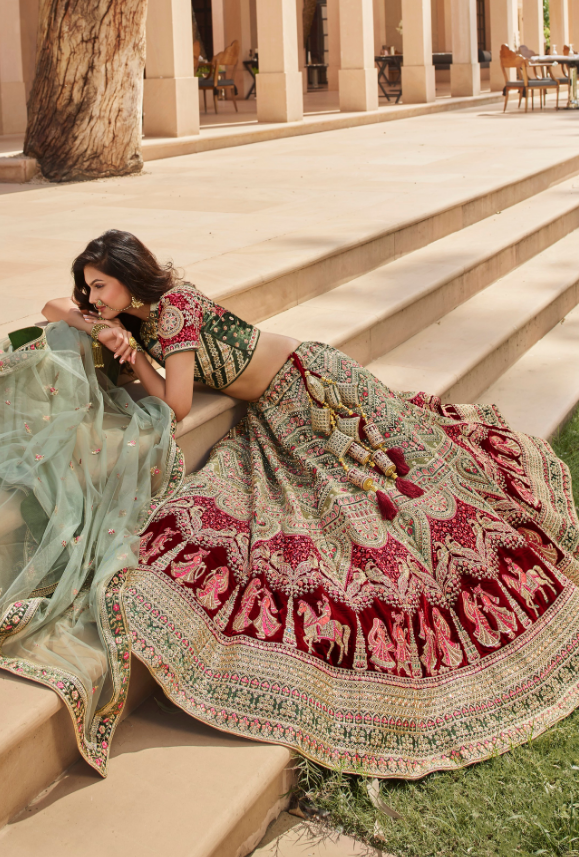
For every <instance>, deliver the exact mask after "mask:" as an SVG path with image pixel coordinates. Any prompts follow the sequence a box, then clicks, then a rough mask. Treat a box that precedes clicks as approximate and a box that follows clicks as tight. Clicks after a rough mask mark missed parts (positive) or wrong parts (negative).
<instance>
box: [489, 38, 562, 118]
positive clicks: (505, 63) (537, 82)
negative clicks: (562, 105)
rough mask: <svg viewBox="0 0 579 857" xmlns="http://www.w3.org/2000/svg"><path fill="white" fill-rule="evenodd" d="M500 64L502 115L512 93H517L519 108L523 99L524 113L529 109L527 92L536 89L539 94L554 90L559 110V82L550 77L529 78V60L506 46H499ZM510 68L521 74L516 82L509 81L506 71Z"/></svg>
mask: <svg viewBox="0 0 579 857" xmlns="http://www.w3.org/2000/svg"><path fill="white" fill-rule="evenodd" d="M500 63H501V68H502V70H503V75H504V77H505V86H504V89H503V95H504V96H505V106H504V108H503V113H504V112H505V111H506V109H507V102H508V100H509V95H510V93H511V92H512V91H518V93H519V107H520V106H521V101H522V99H523V98H524V99H525V113H526V112H527V111H528V109H529V92H531V93H533V92H534V91H535V90H536V89H537V90H538V91H539V92H541V91H543V90H545V91H546V90H547V89H553V88H554V89H556V90H557V109H559V82H558V81H557V80H555V79H554V78H553V77H552V76H549V77H541V78H529V73H528V68H529V60H528V59H526V58H525V57H523V56H521V55H520V54H517V53H515V52H514V51H512V50H511V49H510V48H509V46H508V45H501V53H500ZM510 68H515V69H517V70H518V71H519V72H520V74H521V78H519V79H517V80H509V74H508V71H507V69H510Z"/></svg>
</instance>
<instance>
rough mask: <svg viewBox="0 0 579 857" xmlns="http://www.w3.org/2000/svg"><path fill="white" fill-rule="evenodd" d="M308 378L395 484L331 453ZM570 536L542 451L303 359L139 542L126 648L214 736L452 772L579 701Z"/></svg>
mask: <svg viewBox="0 0 579 857" xmlns="http://www.w3.org/2000/svg"><path fill="white" fill-rule="evenodd" d="M308 378H318V379H325V383H326V386H327V385H328V383H329V385H332V383H333V384H334V385H335V387H336V388H337V390H338V391H340V390H341V391H342V397H343V398H344V397H345V398H348V396H349V397H350V399H351V400H352V401H354V402H355V403H356V402H357V403H359V404H360V408H358V411H356V410H355V409H354V411H352V410H351V409H349V407H348V406H346V408H345V411H344V412H343V419H342V422H341V423H340V426H341V428H342V429H343V431H342V432H341V435H344V434H346V433H348V432H349V434H350V437H352V436H353V435H354V433H356V440H357V441H358V440H360V438H361V437H362V438H363V437H364V428H365V426H366V425H368V424H371V429H370V430H368V432H366V434H365V439H366V440H367V439H368V437H370V439H371V440H373V441H374V444H375V445H376V446H378V442H380V449H381V450H382V451H383V450H386V451H389V454H390V457H391V460H393V461H394V462H395V464H396V465H397V473H398V478H397V479H396V481H394V480H393V479H389V478H387V477H386V476H385V475H384V473H383V472H381V471H380V469H379V468H378V467H375V468H374V470H373V471H372V474H373V476H372V478H373V480H374V483H375V485H374V487H375V488H378V489H379V490H378V491H377V492H376V491H373V492H371V493H368V492H367V490H364V484H363V483H364V479H365V478H366V477H365V473H364V471H363V470H362V469H356V467H350V468H348V466H347V465H346V466H344V464H345V461H346V460H348V461H349V462H350V465H352V463H354V464H355V462H352V461H351V460H350V458H349V457H348V456H346V455H341V456H340V455H339V454H338V452H336V454H335V455H334V454H333V452H331V451H330V452H329V451H328V450H327V447H328V438H327V436H326V434H327V433H329V432H326V433H324V431H323V428H324V427H323V425H321V424H319V423H318V421H317V417H316V407H315V406H316V404H320V402H319V401H318V402H316V401H315V400H316V387H315V384H314V385H311V384H310V385H309V387H308ZM344 394H345V395H344ZM352 396H353V399H352ZM352 401H350V404H352ZM335 412H336V411H335ZM337 412H338V413H339V409H338V411H337ZM361 412H363V413H364V415H365V422H364V421H362V423H360V420H359V419H358V417H357V416H356V414H358V413H361ZM312 413H313V416H312ZM352 413H353V414H354V416H352ZM348 419H349V420H350V423H348ZM312 420H313V423H312ZM348 426H349V427H350V428H348ZM361 426H362V431H361V430H360V427H361ZM316 427H317V428H318V429H319V430H315V429H316ZM352 427H353V430H351V429H352ZM377 431H378V432H379V436H378V435H376V432H377ZM372 432H374V436H372ZM358 433H359V434H360V437H358ZM346 446H347V444H346ZM358 446H360V444H358ZM361 446H364V444H361ZM366 446H367V444H366ZM334 451H335V450H334ZM336 456H338V457H336ZM364 457H365V456H363V455H362V456H361V457H360V458H359V459H358V460H360V461H363V460H364ZM339 459H341V460H339ZM388 463H390V462H388ZM350 470H353V471H354V477H353V478H352V473H351V472H349V471H350ZM386 470H387V468H385V467H384V466H383V467H382V471H384V472H386ZM401 474H402V475H403V476H404V477H405V478H400V475H401ZM366 487H367V486H366ZM380 498H382V502H381V501H380ZM578 536H579V531H578V522H577V517H576V513H575V508H574V505H573V500H572V494H571V486H570V477H569V473H568V471H567V468H566V467H565V465H564V464H562V463H561V462H560V461H559V460H558V459H557V458H556V457H555V455H554V454H553V452H552V450H551V448H550V447H549V445H548V444H547V443H545V442H544V441H542V440H540V439H538V438H532V437H528V436H526V435H523V434H519V433H517V432H514V431H512V430H511V429H509V427H508V425H507V424H506V423H505V422H504V420H503V418H502V417H501V415H500V414H499V413H498V411H497V410H496V408H494V407H492V406H487V405H442V404H441V402H440V400H439V399H437V398H435V397H432V396H427V395H425V394H422V393H420V394H400V393H395V392H393V391H392V390H389V389H388V388H387V387H385V386H384V385H383V384H382V383H380V382H379V381H378V380H377V379H376V378H374V377H373V376H372V375H371V373H369V372H368V371H366V370H365V369H363V368H361V367H360V366H359V365H358V364H357V363H356V362H355V361H353V360H351V359H350V358H348V357H346V356H345V355H343V354H341V353H340V352H338V351H336V350H334V349H333V348H330V347H328V346H325V345H320V344H317V343H304V344H302V345H301V346H300V348H299V349H298V351H297V353H296V355H295V357H294V359H290V360H289V361H288V362H287V363H286V365H285V366H284V367H283V368H282V369H281V370H280V371H279V372H278V374H277V375H276V377H275V378H274V379H273V381H272V383H271V384H270V386H269V388H268V390H267V391H266V393H265V394H264V395H263V396H262V397H261V399H260V400H259V401H258V402H256V403H254V404H250V405H249V409H248V414H247V417H246V419H245V420H244V421H243V422H242V423H241V424H240V425H239V426H238V427H237V428H236V429H235V430H234V431H232V432H231V433H230V435H229V436H228V437H226V438H225V439H224V440H222V441H221V442H220V443H218V444H217V445H216V447H215V448H214V449H213V452H212V454H211V457H210V460H209V462H208V463H207V465H206V466H205V467H204V468H203V469H202V470H201V471H200V472H198V473H195V474H193V475H191V476H189V477H187V478H186V479H185V481H184V484H183V487H182V488H181V490H180V491H179V492H178V493H177V494H176V495H175V496H174V497H173V498H172V499H170V500H168V501H167V502H166V503H165V504H164V505H163V506H162V508H161V509H160V510H159V511H157V513H156V514H155V516H154V518H153V519H152V521H151V522H150V524H149V525H148V527H147V529H146V531H145V532H144V534H143V536H142V541H141V556H140V566H139V568H138V569H135V570H133V571H131V572H130V574H129V576H128V579H127V582H126V585H125V590H124V605H125V609H126V614H127V620H128V624H129V627H130V631H131V634H132V650H133V652H134V654H135V655H136V656H137V657H138V658H139V659H140V660H142V661H143V662H144V663H145V664H146V666H147V667H148V668H149V670H150V671H151V672H152V674H153V675H154V677H155V678H156V680H157V681H158V682H159V684H160V685H161V686H162V688H163V689H164V691H165V693H166V694H167V695H168V696H169V697H170V698H171V699H172V700H173V701H174V702H175V703H176V704H177V705H178V706H180V707H181V708H182V709H183V710H185V711H186V712H188V713H189V714H191V715H192V716H194V717H196V718H198V719H200V720H203V721H204V722H206V723H208V724H210V725H212V726H215V727H217V728H218V729H222V730H225V731H228V732H232V733H234V734H236V735H242V736H246V737H248V738H253V739H255V740H258V741H270V742H278V743H281V744H285V745H287V746H289V747H292V748H295V749H296V750H298V751H299V752H300V753H303V754H304V755H306V756H307V757H309V758H310V759H313V760H315V761H317V762H320V763H321V764H323V765H326V766H330V767H334V768H341V769H343V770H345V771H349V772H356V773H361V774H371V775H373V776H380V777H403V778H416V777H421V776H423V775H424V774H427V773H428V772H430V771H433V770H438V769H451V768H456V767H461V766H464V765H467V764H470V763H472V762H476V761H480V760H483V759H486V758H488V757H490V756H492V755H493V754H496V753H501V752H503V751H505V750H508V749H510V748H512V747H513V746H516V745H517V744H520V743H522V742H524V741H527V740H528V739H529V738H531V737H532V736H536V735H538V734H539V733H541V732H542V731H543V730H545V729H546V728H547V727H548V726H550V725H552V724H553V723H555V722H557V721H558V720H559V719H561V718H562V717H565V716H566V715H567V714H569V712H570V711H571V710H572V709H573V708H574V707H575V706H576V705H577V704H578V701H579V593H578V590H577V588H576V585H575V584H576V583H577V582H579V565H578Z"/></svg>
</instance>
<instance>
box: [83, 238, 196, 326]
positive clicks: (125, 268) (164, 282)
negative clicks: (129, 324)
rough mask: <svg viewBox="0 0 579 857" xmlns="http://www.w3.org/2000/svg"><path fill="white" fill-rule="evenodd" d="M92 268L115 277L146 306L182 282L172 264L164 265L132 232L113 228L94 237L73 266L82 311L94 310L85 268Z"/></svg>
mask: <svg viewBox="0 0 579 857" xmlns="http://www.w3.org/2000/svg"><path fill="white" fill-rule="evenodd" d="M87 265H92V267H93V268H96V269H97V271H100V272H101V274H106V275H107V276H109V277H115V279H117V280H119V282H121V283H122V284H123V286H125V287H126V288H127V289H128V290H129V291H130V293H131V295H134V296H135V297H136V298H138V299H139V300H141V301H143V303H146V304H150V303H156V302H157V301H158V300H159V298H160V297H161V295H162V294H164V292H166V291H168V289H170V288H172V287H173V286H174V285H175V282H176V281H177V280H179V279H180V277H179V275H178V274H177V271H176V270H175V268H174V267H173V264H172V262H167V264H165V265H160V264H159V262H158V261H157V259H156V257H155V256H154V255H153V253H151V251H150V250H149V249H148V248H147V247H145V245H144V244H143V243H142V241H139V239H138V238H136V237H135V236H134V235H133V234H132V233H131V232H123V231H122V230H120V229H109V230H108V231H107V232H103V234H102V235H100V236H99V237H98V238H94V239H93V240H92V241H89V243H88V244H87V245H86V247H85V249H84V250H83V251H82V253H80V255H78V256H77V257H76V259H75V260H74V262H73V263H72V276H73V277H74V289H73V293H72V297H73V300H75V301H76V302H77V304H78V305H79V307H80V308H81V309H82V310H85V311H87V310H92V309H94V307H93V306H92V304H91V303H89V295H90V289H89V287H88V286H87V284H86V281H85V278H84V269H85V267H86V266H87Z"/></svg>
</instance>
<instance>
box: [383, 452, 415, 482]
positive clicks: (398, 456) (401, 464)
mask: <svg viewBox="0 0 579 857" xmlns="http://www.w3.org/2000/svg"><path fill="white" fill-rule="evenodd" d="M386 455H387V456H388V458H389V459H390V461H391V462H392V464H395V465H396V470H397V472H398V473H399V474H400V476H406V474H407V473H410V468H409V466H408V465H407V464H406V461H405V460H404V452H403V451H402V450H401V449H400V447H399V446H393V447H392V449H387V450H386Z"/></svg>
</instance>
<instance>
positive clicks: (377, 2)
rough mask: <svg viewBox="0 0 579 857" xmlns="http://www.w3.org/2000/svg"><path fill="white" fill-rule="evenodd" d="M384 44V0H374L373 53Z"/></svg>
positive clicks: (379, 49)
mask: <svg viewBox="0 0 579 857" xmlns="http://www.w3.org/2000/svg"><path fill="white" fill-rule="evenodd" d="M385 44H386V0H374V55H375V56H378V54H379V53H380V51H381V50H382V45H385Z"/></svg>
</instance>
